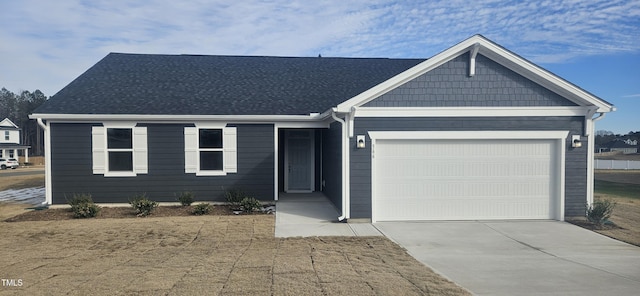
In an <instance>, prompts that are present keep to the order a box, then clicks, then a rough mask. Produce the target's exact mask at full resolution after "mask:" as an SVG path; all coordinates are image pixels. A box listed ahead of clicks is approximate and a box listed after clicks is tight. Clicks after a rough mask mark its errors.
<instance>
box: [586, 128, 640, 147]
mask: <svg viewBox="0 0 640 296" xmlns="http://www.w3.org/2000/svg"><path fill="white" fill-rule="evenodd" d="M622 139H631V140H636V141H638V146H640V131H635V132H634V131H630V132H628V133H627V134H624V135H623V134H614V133H613V132H612V131H606V130H599V131H597V132H596V140H595V143H596V145H602V144H606V143H609V142H612V141H615V140H622Z"/></svg>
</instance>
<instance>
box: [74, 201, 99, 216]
mask: <svg viewBox="0 0 640 296" xmlns="http://www.w3.org/2000/svg"><path fill="white" fill-rule="evenodd" d="M71 210H72V211H73V217H74V218H93V217H95V216H97V215H98V213H99V212H100V206H98V205H97V204H94V203H84V204H78V205H74V206H71Z"/></svg>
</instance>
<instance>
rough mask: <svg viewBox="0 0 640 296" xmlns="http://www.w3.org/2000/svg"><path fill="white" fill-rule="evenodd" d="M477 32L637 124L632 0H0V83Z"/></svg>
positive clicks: (409, 54)
mask: <svg viewBox="0 0 640 296" xmlns="http://www.w3.org/2000/svg"><path fill="white" fill-rule="evenodd" d="M475 34H482V35H484V36H485V37H487V38H489V39H490V40H492V41H494V42H496V43H498V44H500V45H502V46H503V47H505V48H507V49H509V50H511V51H513V52H515V53H517V54H518V55H520V56H522V57H524V58H526V59H528V60H529V61H531V62H533V63H535V64H537V65H539V66H541V67H543V68H545V69H547V70H549V71H551V72H553V73H555V74H556V75H558V76H560V77H562V78H564V79H566V80H568V81H570V82H572V83H574V84H576V85H577V86H579V87H581V88H583V89H585V90H587V91H589V92H590V93H592V94H594V95H596V96H598V97H600V98H602V99H604V100H606V101H608V102H610V103H613V104H614V105H615V106H616V107H617V111H616V112H613V113H609V114H607V115H606V116H605V118H604V119H602V120H600V121H598V122H597V125H596V129H598V130H608V131H613V132H614V133H621V134H626V133H627V132H629V131H638V130H640V112H639V111H640V1H638V0H628V1H627V0H625V1H623V0H602V1H600V0H584V1H581V0H552V1H544V0H536V1H517V0H516V1H499V0H474V1H468V0H443V1H378V0H353V1H344V0H328V1H322V0H316V1H296V0H284V1H280V0H262V1H258V0H243V1H238V0H232V1H227V0H220V1H218V0H215V1H207V0H196V1H190V0H180V1H176V0H145V1H121V0H57V1H51V0H20V1H12V0H0V87H5V88H7V89H8V90H10V91H12V92H14V93H19V92H21V91H23V90H28V91H35V90H36V89H39V90H41V91H42V92H43V93H44V94H45V95H47V96H52V95H54V94H55V93H56V92H58V91H59V90H60V89H62V88H63V87H64V86H66V85H67V84H69V83H70V82H71V81H72V80H73V79H75V78H76V77H77V76H79V75H80V74H82V73H83V72H84V71H86V70H87V69H88V68H89V67H91V66H92V65H94V64H95V63H97V62H98V61H99V60H100V59H102V58H103V57H104V56H106V55H107V54H108V53H109V52H125V53H155V54H211V55H260V56H262V55H273V56H317V55H318V54H321V55H322V56H325V57H328V56H331V57H388V58H429V57H432V56H434V55H436V54H437V53H439V52H441V51H443V50H445V49H447V48H449V47H451V46H453V45H455V44H456V43H458V42H460V41H462V40H464V39H466V38H468V37H470V36H472V35H475Z"/></svg>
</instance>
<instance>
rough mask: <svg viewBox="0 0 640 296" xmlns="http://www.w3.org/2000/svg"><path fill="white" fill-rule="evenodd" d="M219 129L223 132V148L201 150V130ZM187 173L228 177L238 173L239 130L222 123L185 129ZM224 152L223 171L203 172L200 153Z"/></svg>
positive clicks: (203, 124)
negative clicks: (230, 174)
mask: <svg viewBox="0 0 640 296" xmlns="http://www.w3.org/2000/svg"><path fill="white" fill-rule="evenodd" d="M201 129H219V130H221V131H222V148H200V130H201ZM184 135H185V139H184V141H185V173H186V174H193V173H195V174H196V176H226V175H227V174H229V173H237V172H238V162H237V157H238V156H237V128H236V127H227V126H226V124H220V123H196V124H195V127H185V128H184ZM202 151H222V170H201V169H200V152H202Z"/></svg>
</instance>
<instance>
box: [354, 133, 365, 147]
mask: <svg viewBox="0 0 640 296" xmlns="http://www.w3.org/2000/svg"><path fill="white" fill-rule="evenodd" d="M356 147H358V149H362V148H364V147H367V144H366V143H365V141H364V135H358V137H356Z"/></svg>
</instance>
